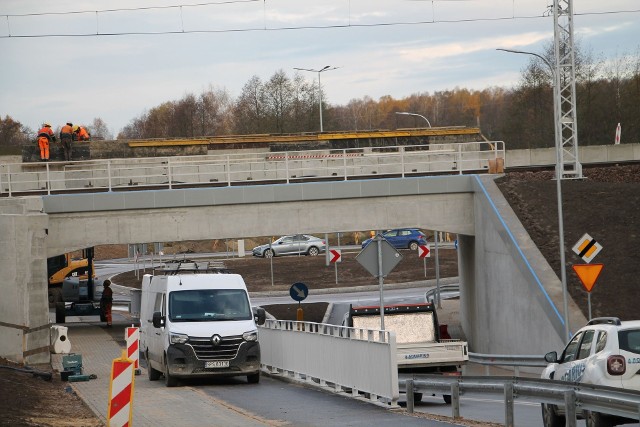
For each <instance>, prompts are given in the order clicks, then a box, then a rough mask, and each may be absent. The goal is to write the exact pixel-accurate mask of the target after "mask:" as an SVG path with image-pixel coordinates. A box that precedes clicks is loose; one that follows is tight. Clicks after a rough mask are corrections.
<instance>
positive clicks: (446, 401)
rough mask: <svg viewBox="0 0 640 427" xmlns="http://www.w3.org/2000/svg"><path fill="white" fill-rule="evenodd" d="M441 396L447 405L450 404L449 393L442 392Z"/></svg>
mask: <svg viewBox="0 0 640 427" xmlns="http://www.w3.org/2000/svg"><path fill="white" fill-rule="evenodd" d="M442 398H443V399H444V403H446V404H447V405H451V395H450V394H443V395H442Z"/></svg>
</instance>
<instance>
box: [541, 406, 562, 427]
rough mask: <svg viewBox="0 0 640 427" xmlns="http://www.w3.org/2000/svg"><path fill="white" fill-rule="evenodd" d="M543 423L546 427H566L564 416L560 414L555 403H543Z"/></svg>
mask: <svg viewBox="0 0 640 427" xmlns="http://www.w3.org/2000/svg"><path fill="white" fill-rule="evenodd" d="M542 424H543V425H544V427H564V417H563V416H561V415H558V412H557V411H556V407H555V405H547V404H546V403H543V404H542Z"/></svg>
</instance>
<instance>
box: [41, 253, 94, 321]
mask: <svg viewBox="0 0 640 427" xmlns="http://www.w3.org/2000/svg"><path fill="white" fill-rule="evenodd" d="M93 253H94V249H93V248H86V249H83V251H82V257H81V258H74V257H73V256H72V254H71V253H66V254H62V255H57V256H54V257H51V258H48V259H47V276H48V279H49V306H50V307H54V308H55V309H56V323H64V319H65V317H66V315H67V314H100V312H99V305H98V306H97V307H96V304H95V303H94V300H95V299H96V295H95V292H94V289H95V286H94V280H95V279H96V274H95V268H94V265H93ZM65 303H67V304H66V305H65ZM66 306H69V307H66ZM96 309H98V310H96Z"/></svg>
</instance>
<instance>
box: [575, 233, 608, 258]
mask: <svg viewBox="0 0 640 427" xmlns="http://www.w3.org/2000/svg"><path fill="white" fill-rule="evenodd" d="M601 250H602V245H601V244H600V243H598V242H596V239H594V238H593V237H591V236H589V235H588V234H586V233H585V235H584V236H582V237H581V238H580V240H578V243H576V244H575V245H574V246H573V252H575V253H576V254H577V255H578V256H579V257H580V258H582V259H583V260H584V262H591V260H592V259H594V258H595V257H596V255H598V254H599V253H600V251H601Z"/></svg>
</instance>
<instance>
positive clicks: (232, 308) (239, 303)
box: [169, 289, 253, 322]
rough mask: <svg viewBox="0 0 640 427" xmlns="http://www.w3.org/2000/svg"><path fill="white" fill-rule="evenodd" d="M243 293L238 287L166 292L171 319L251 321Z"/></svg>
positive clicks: (245, 294)
mask: <svg viewBox="0 0 640 427" xmlns="http://www.w3.org/2000/svg"><path fill="white" fill-rule="evenodd" d="M252 318H253V315H252V312H251V307H249V299H248V298H247V293H246V292H245V291H244V290H242V289H198V290H189V291H174V292H171V293H170V294H169V319H170V320H171V321H172V322H211V321H218V320H251V319H252Z"/></svg>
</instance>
